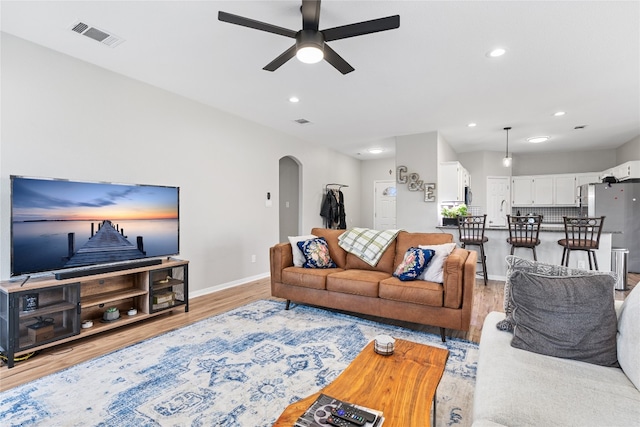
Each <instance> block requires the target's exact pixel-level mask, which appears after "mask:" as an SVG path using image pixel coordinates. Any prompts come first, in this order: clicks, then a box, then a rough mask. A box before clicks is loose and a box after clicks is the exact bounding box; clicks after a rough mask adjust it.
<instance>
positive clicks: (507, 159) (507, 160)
mask: <svg viewBox="0 0 640 427" xmlns="http://www.w3.org/2000/svg"><path fill="white" fill-rule="evenodd" d="M510 129H511V128H510V127H506V128H504V130H506V131H507V151H506V152H505V155H504V159H502V166H504V167H505V168H508V167H510V166H511V163H512V161H513V159H512V158H511V157H510V156H509V130H510Z"/></svg>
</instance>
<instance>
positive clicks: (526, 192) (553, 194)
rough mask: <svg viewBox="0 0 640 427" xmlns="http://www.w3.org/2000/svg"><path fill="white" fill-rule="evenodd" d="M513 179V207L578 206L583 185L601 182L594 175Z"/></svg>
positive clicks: (540, 176) (519, 177)
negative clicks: (580, 188) (580, 189)
mask: <svg viewBox="0 0 640 427" xmlns="http://www.w3.org/2000/svg"><path fill="white" fill-rule="evenodd" d="M511 179H512V186H511V189H512V194H511V200H513V202H512V205H513V206H516V207H518V206H578V203H579V196H580V193H579V190H578V188H579V187H580V186H581V185H583V184H590V183H593V182H600V180H599V175H598V174H597V173H595V172H593V173H582V174H561V175H531V176H514V177H512V178H511Z"/></svg>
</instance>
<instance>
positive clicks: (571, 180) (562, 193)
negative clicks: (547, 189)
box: [553, 175, 577, 206]
mask: <svg viewBox="0 0 640 427" xmlns="http://www.w3.org/2000/svg"><path fill="white" fill-rule="evenodd" d="M553 179H554V191H555V194H554V199H553V204H554V205H555V206H575V204H576V200H577V199H576V195H577V188H576V176H575V175H556V176H555V177H554V178H553Z"/></svg>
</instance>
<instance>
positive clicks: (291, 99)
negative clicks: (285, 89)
mask: <svg viewBox="0 0 640 427" xmlns="http://www.w3.org/2000/svg"><path fill="white" fill-rule="evenodd" d="M289 102H293V103H296V102H300V99H299V98H298V97H297V96H292V97H291V98H289Z"/></svg>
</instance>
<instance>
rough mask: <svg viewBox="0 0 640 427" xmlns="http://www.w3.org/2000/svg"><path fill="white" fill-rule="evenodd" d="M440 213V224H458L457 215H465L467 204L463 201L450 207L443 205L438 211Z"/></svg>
mask: <svg viewBox="0 0 640 427" xmlns="http://www.w3.org/2000/svg"><path fill="white" fill-rule="evenodd" d="M440 213H441V214H442V225H443V226H445V227H446V226H453V225H455V226H457V225H458V217H459V216H466V215H467V213H468V211H467V205H465V204H464V203H462V204H461V205H457V206H452V207H446V206H444V207H443V208H442V211H440Z"/></svg>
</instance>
